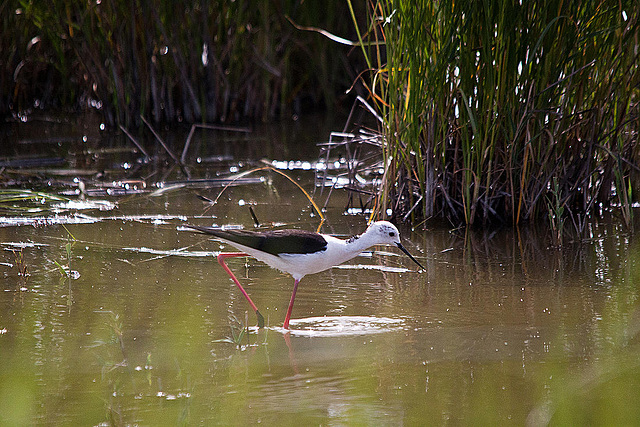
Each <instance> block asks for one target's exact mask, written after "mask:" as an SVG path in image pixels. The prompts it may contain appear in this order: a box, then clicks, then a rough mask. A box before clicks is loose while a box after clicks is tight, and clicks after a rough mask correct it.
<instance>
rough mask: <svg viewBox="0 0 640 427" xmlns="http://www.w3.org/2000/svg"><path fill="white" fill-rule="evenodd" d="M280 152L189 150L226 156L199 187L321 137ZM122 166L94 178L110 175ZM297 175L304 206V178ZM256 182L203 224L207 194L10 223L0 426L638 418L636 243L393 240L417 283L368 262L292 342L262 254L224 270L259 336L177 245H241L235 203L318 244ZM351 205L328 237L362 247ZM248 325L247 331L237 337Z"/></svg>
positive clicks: (306, 301)
mask: <svg viewBox="0 0 640 427" xmlns="http://www.w3.org/2000/svg"><path fill="white" fill-rule="evenodd" d="M282 135H283V134H281V133H279V132H275V131H274V132H273V133H272V134H270V136H269V139H268V140H264V139H262V140H261V139H260V138H257V137H256V136H255V135H253V136H243V137H242V138H240V139H238V137H235V136H229V135H228V134H227V135H225V138H226V139H223V140H221V141H218V142H215V143H214V142H212V141H208V142H209V144H206V142H207V141H203V140H201V141H200V143H199V144H200V145H194V146H195V147H196V148H195V150H196V154H193V155H199V156H202V159H205V160H206V159H207V158H214V157H216V156H217V157H216V159H217V160H211V161H209V162H208V163H207V161H205V162H204V164H203V165H202V166H201V167H200V169H198V177H205V178H212V177H217V176H225V175H228V174H229V168H230V167H231V168H237V169H238V170H240V171H242V170H247V169H249V168H251V167H254V166H258V164H257V163H252V162H247V160H249V159H260V158H262V157H264V158H266V159H268V160H269V161H271V160H280V161H289V160H314V159H315V157H314V156H317V149H316V148H315V146H314V145H313V142H317V141H318V140H321V139H322V138H324V135H323V134H322V133H320V131H315V132H311V135H310V136H309V139H310V140H312V139H314V138H315V141H310V143H308V142H305V143H301V142H300V141H299V140H297V139H295V138H293V139H291V137H290V136H289V137H288V138H289V139H286V138H285V137H284V136H282ZM286 135H290V134H289V133H286ZM318 135H320V136H318ZM215 137H216V135H215V134H214V135H209V136H206V138H215ZM176 138H182V136H178V137H176ZM203 138H205V137H203ZM234 138H235V139H234ZM252 138H254V139H255V140H252ZM282 139H284V140H285V142H284V143H283V142H282ZM274 141H277V142H275V143H274ZM71 144H72V145H71V146H72V147H73V146H74V145H73V144H74V143H71ZM116 146H117V144H116ZM120 146H121V145H120ZM116 151H117V150H116ZM102 156H103V157H104V155H102ZM132 158H133V159H135V156H133V155H132V154H131V153H126V152H125V153H124V154H122V153H121V154H117V155H115V156H113V157H109V159H111V160H110V161H112V162H113V163H112V164H109V165H107V166H106V167H105V166H104V164H100V166H99V167H98V166H97V168H98V169H101V168H105V171H106V172H104V173H107V174H108V173H111V174H113V176H114V177H115V176H117V175H118V173H120V176H119V179H122V176H123V175H122V173H123V172H122V169H123V168H122V165H123V164H124V163H126V162H129V161H131V162H132V164H135V163H134V162H133V161H132V160H131V159H132ZM89 163H90V162H89ZM90 166H92V164H90ZM92 167H93V166H92ZM146 168H149V169H153V168H151V167H149V166H147V165H143V166H141V167H140V169H141V170H142V171H143V172H142V173H138V175H140V176H143V177H144V173H146V172H144V171H146V170H147V169H146ZM118 170H120V172H118ZM234 170H235V169H234ZM109 171H111V172H109ZM96 173H100V171H98V170H96ZM288 173H289V174H290V175H291V176H292V177H294V178H296V179H298V182H299V183H300V184H301V185H302V186H303V187H305V188H306V189H307V190H309V191H312V189H313V173H312V172H309V171H304V170H296V171H289V172H288ZM170 174H171V172H168V174H167V176H168V178H165V180H167V181H171V179H172V178H171V175H170ZM125 175H126V174H125ZM5 176H6V175H5ZM252 176H253V177H254V178H255V177H263V178H264V180H263V182H261V183H248V184H246V185H237V186H233V187H230V188H228V189H227V190H226V191H225V192H224V195H223V197H221V198H220V199H219V203H218V204H217V205H216V206H215V207H213V208H211V207H210V206H209V205H208V204H207V203H205V202H203V201H202V200H201V199H199V198H198V197H197V195H203V196H205V197H208V198H211V199H215V198H216V197H217V195H218V194H219V192H220V187H219V186H218V187H214V188H204V187H207V185H198V186H195V187H181V188H179V189H175V190H168V191H166V192H163V193H160V194H156V195H154V196H152V195H150V192H149V191H147V192H142V193H139V194H137V193H135V192H134V191H133V189H132V188H130V190H131V191H130V192H129V193H130V194H127V195H116V196H111V195H109V194H107V191H106V189H102V190H104V191H102V190H100V191H98V190H99V189H97V188H96V186H93V185H92V186H91V188H90V189H91V190H92V191H94V190H95V192H94V193H89V197H88V199H89V200H91V201H96V200H104V201H109V202H111V203H117V208H115V209H108V210H103V211H99V210H83V211H79V210H76V209H66V208H65V209H63V208H61V209H59V212H58V213H57V214H56V213H55V212H53V211H51V210H46V211H44V212H41V213H39V214H34V215H36V217H37V218H39V219H38V220H33V219H30V220H28V219H24V220H23V221H26V222H27V223H26V224H25V225H20V226H18V225H17V224H15V222H14V221H13V219H12V218H14V217H15V216H16V215H8V214H6V213H5V214H4V215H3V219H2V222H3V225H4V226H3V227H0V246H2V249H3V250H2V252H0V262H1V263H2V264H0V271H1V272H2V276H3V283H2V289H1V290H2V292H0V359H1V360H2V363H1V365H0V424H2V425H24V424H51V425H107V424H113V425H133V424H137V425H173V424H180V423H187V424H193V425H249V424H256V423H263V424H267V425H275V424H277V425H293V424H295V425H442V424H445V425H449V424H453V425H456V424H485V425H496V424H515V425H523V424H525V423H529V424H532V425H537V424H544V423H545V422H546V421H548V420H551V421H552V422H555V423H560V424H563V423H574V424H584V423H588V424H611V423H613V424H617V423H620V422H622V423H626V424H637V423H638V422H640V409H638V405H637V399H638V397H640V376H639V375H638V374H637V372H638V368H640V357H639V356H638V354H640V352H639V351H638V350H639V348H638V345H639V343H640V342H639V341H640V340H639V335H638V330H639V327H640V322H639V317H638V311H637V307H638V293H639V292H638V279H639V278H640V274H639V272H640V267H639V265H638V260H639V258H638V245H637V244H636V243H635V242H634V240H633V239H632V238H631V237H630V234H629V233H627V232H626V231H625V230H623V229H622V228H621V227H619V226H617V225H615V223H614V222H611V223H601V224H593V225H591V230H592V231H591V238H590V239H589V240H588V241H585V242H582V243H576V244H569V245H567V246H566V247H565V248H564V249H562V250H555V249H549V248H548V236H547V234H546V232H545V230H544V229H536V228H525V229H519V230H512V229H506V230H499V231H496V232H486V233H482V232H474V233H468V234H466V235H465V233H464V231H455V232H453V231H451V230H449V229H446V228H436V227H434V228H429V229H428V230H426V231H424V230H416V231H413V232H412V231H411V230H409V229H407V228H402V227H401V232H403V235H404V236H403V237H404V240H405V243H406V244H405V246H406V247H407V248H408V249H409V250H410V251H411V252H412V253H413V254H414V255H415V256H416V257H417V258H418V259H419V260H420V262H421V263H422V264H423V265H425V266H426V267H427V271H426V272H422V273H418V272H416V271H415V269H414V265H413V263H411V261H410V260H408V259H406V258H405V257H403V256H401V254H400V253H399V252H398V251H396V250H394V249H389V248H377V249H376V250H374V251H373V252H372V253H367V254H364V256H362V257H358V258H356V259H354V260H353V261H351V262H350V263H348V264H347V265H346V266H342V267H341V268H334V269H331V270H329V271H326V272H323V273H319V274H316V275H313V276H307V277H305V278H304V279H303V281H302V282H301V285H300V289H299V292H298V296H297V299H296V305H295V307H294V311H293V319H294V321H292V325H291V326H292V329H293V331H292V332H291V333H290V334H283V331H282V329H281V326H282V322H283V320H284V314H285V311H286V308H287V304H288V302H289V297H290V292H291V290H292V285H293V280H292V279H291V278H290V277H288V276H286V275H284V274H280V273H278V272H277V271H275V270H271V269H269V268H268V267H266V266H264V265H263V264H260V263H259V262H257V261H255V260H252V259H245V258H236V259H233V260H230V261H229V265H230V266H231V268H232V269H233V270H234V271H235V272H236V275H237V276H238V277H239V278H240V280H241V282H242V284H243V286H245V288H246V289H247V291H248V292H249V293H250V294H251V297H252V299H253V300H254V302H255V303H256V305H257V306H258V307H259V308H260V310H261V312H262V313H263V314H264V316H265V318H266V319H267V323H268V327H267V328H265V329H262V330H258V329H256V328H255V327H253V325H255V323H256V319H255V315H254V314H253V313H252V312H251V310H250V307H249V306H248V305H247V303H246V301H245V300H244V298H243V296H242V295H241V294H240V292H239V291H238V290H237V288H236V287H235V285H234V284H233V283H232V282H231V280H230V279H229V278H228V276H227V275H226V274H225V273H224V271H223V270H222V269H221V268H220V266H219V265H218V264H217V262H216V261H215V259H214V257H213V255H215V254H216V253H217V252H216V251H218V250H220V245H219V244H218V243H216V242H213V241H210V240H207V239H206V238H205V237H203V236H202V235H198V234H194V233H190V232H188V231H185V230H183V229H182V228H181V225H182V224H185V223H187V222H188V223H195V224H212V223H215V224H219V225H222V224H235V225H242V226H244V227H247V228H252V227H253V220H252V217H251V215H250V213H249V211H248V208H247V204H252V205H253V208H254V210H255V213H256V215H257V217H258V218H259V219H260V221H261V222H264V223H269V222H276V223H282V224H287V225H289V226H293V227H300V228H307V229H315V228H316V227H317V224H318V218H317V217H315V216H313V215H312V210H311V209H310V207H309V204H308V202H307V200H306V198H305V196H304V195H303V194H302V193H301V192H300V191H299V190H297V189H296V188H295V187H294V186H293V185H292V184H291V183H290V182H288V181H287V180H286V179H284V178H282V177H280V176H279V175H277V174H274V173H272V172H268V171H262V172H258V173H256V174H255V175H252ZM71 179H72V178H69V177H67V178H64V179H62V178H60V180H62V181H64V180H71ZM156 181H157V180H156V179H155V177H154V176H152V177H147V179H146V182H147V184H148V185H150V183H153V182H156ZM103 182H104V181H103ZM132 185H133V184H132ZM137 185H139V184H137ZM68 188H69V189H71V188H73V183H71V184H69V185H68ZM110 188H111V187H110ZM113 188H115V189H117V190H118V191H121V190H123V189H124V186H123V185H121V184H118V185H115V184H114V186H113ZM112 190H113V189H112ZM153 190H157V189H156V188H154V189H153ZM112 194H113V192H112ZM118 194H119V193H118ZM325 196H326V195H325ZM72 198H73V199H74V200H78V197H76V196H72ZM344 205H345V195H344V194H341V193H340V192H339V191H336V193H335V194H333V195H332V198H331V199H330V203H329V205H328V210H327V213H326V215H327V217H328V223H327V224H325V226H324V228H323V231H324V232H328V233H335V234H337V235H342V236H348V235H351V234H355V233H359V232H361V231H362V230H363V228H364V223H365V219H364V218H363V217H361V216H349V215H344V214H343V212H342V211H343V207H344ZM21 217H22V218H32V216H25V215H22V216H21ZM70 218H72V219H73V220H70ZM59 223H65V227H66V229H65V228H64V227H63V226H62V225H61V224H59ZM70 234H71V235H72V236H73V238H74V239H75V240H72V239H71V237H70ZM24 268H26V272H27V273H28V275H27V276H24V275H21V274H19V273H20V272H21V271H22V272H24ZM61 268H66V269H67V270H71V271H72V272H73V274H71V275H70V276H68V275H63V274H62V273H61ZM245 319H248V324H249V325H251V327H250V329H249V332H250V333H249V334H248V335H247V334H244V335H243V336H242V337H240V338H239V339H238V338H237V336H238V335H239V334H241V333H242V330H243V326H242V324H244V323H245V322H246V320H245ZM234 337H236V339H238V343H233V342H229V341H234Z"/></svg>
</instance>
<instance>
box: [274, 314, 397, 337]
mask: <svg viewBox="0 0 640 427" xmlns="http://www.w3.org/2000/svg"><path fill="white" fill-rule="evenodd" d="M290 325H291V327H292V329H291V330H290V331H289V332H290V333H291V334H292V335H299V336H308V337H345V336H353V335H371V334H381V333H384V332H391V331H397V330H400V329H402V328H403V327H404V320H402V319H391V318H388V317H372V316H319V317H307V318H303V319H292V320H291V323H290ZM274 330H277V331H279V332H283V333H287V330H285V329H282V328H274Z"/></svg>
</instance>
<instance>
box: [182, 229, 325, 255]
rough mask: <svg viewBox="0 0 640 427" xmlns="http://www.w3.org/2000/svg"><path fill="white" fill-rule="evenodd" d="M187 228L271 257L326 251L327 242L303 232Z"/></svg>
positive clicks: (318, 236)
mask: <svg viewBox="0 0 640 427" xmlns="http://www.w3.org/2000/svg"><path fill="white" fill-rule="evenodd" d="M187 227H189V228H193V229H194V230H198V231H200V232H202V233H205V234H210V235H212V236H214V237H218V238H220V239H224V240H228V241H230V242H234V243H238V244H239V245H243V246H248V247H250V248H254V249H258V250H260V251H263V252H266V253H269V254H271V255H280V254H309V253H314V252H321V251H324V250H325V249H327V241H326V240H325V239H324V237H322V236H321V235H320V234H318V233H313V232H310V231H304V230H271V231H250V230H222V229H219V228H213V227H201V226H197V225H187Z"/></svg>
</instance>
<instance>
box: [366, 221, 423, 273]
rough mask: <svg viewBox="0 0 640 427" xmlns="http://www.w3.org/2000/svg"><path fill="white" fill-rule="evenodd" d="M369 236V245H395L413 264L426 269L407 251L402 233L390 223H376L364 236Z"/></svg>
mask: <svg viewBox="0 0 640 427" xmlns="http://www.w3.org/2000/svg"><path fill="white" fill-rule="evenodd" d="M362 236H363V237H364V236H367V240H368V243H369V244H371V245H372V246H373V245H395V246H397V247H398V248H399V249H400V250H401V251H402V252H404V253H405V254H406V255H407V256H408V257H409V258H411V260H412V261H413V262H415V263H416V264H418V266H419V267H420V268H422V269H423V270H424V269H425V268H424V267H423V266H422V264H420V263H419V262H418V260H416V259H415V258H414V257H413V256H412V255H411V254H410V253H409V251H407V250H406V249H405V248H404V246H402V243H401V242H400V232H399V231H398V229H397V228H396V226H395V225H393V224H391V223H390V222H389V221H376V222H373V223H371V225H369V227H368V228H367V231H365V233H364V234H363V235H362Z"/></svg>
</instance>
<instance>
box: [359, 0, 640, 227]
mask: <svg viewBox="0 0 640 427" xmlns="http://www.w3.org/2000/svg"><path fill="white" fill-rule="evenodd" d="M639 18H640V10H639V9H638V7H637V4H636V3H635V2H633V1H630V0H623V1H607V0H603V1H597V2H592V1H573V2H566V1H562V0H555V1H553V0H552V1H546V2H538V1H524V2H518V1H506V0H504V1H503V0H493V1H483V2H476V1H469V0H467V1H456V2H436V1H431V0H421V1H419V2H417V3H416V2H409V1H406V0H378V1H374V2H371V3H370V17H369V22H368V23H367V25H368V28H366V29H363V23H362V22H358V20H357V18H356V17H355V15H354V21H355V24H356V26H359V28H360V32H361V34H363V40H364V41H365V42H366V41H375V40H383V41H384V42H385V43H384V45H383V46H375V45H374V46H371V45H370V46H369V47H363V54H364V56H365V57H366V58H367V60H368V61H369V62H370V63H371V64H373V65H372V66H371V68H372V70H373V71H372V72H371V74H370V75H369V78H367V79H366V81H367V83H368V85H369V89H370V95H371V98H372V99H373V101H374V102H375V103H376V105H377V108H378V109H379V111H380V112H381V113H382V114H381V115H382V116H383V117H384V120H385V122H384V128H385V129H384V133H385V135H386V139H387V145H385V150H384V157H385V162H387V161H388V162H387V163H386V164H387V165H388V170H387V172H386V173H385V177H386V180H385V182H383V184H382V191H381V195H380V199H381V202H382V203H380V204H379V205H380V207H386V206H387V202H388V201H393V203H394V205H395V206H399V209H398V211H397V212H395V214H397V215H398V216H404V215H406V214H407V213H409V210H411V209H412V207H414V206H416V207H415V209H414V210H413V211H412V212H410V213H411V216H412V217H413V219H414V220H416V221H417V220H422V219H426V218H433V217H443V218H447V219H448V220H450V221H451V222H452V223H455V224H460V223H464V224H467V225H473V224H486V223H489V222H501V223H512V224H518V223H520V222H522V221H525V220H529V219H535V218H542V217H549V218H551V221H552V222H553V221H556V223H557V224H561V221H562V220H564V218H556V217H554V215H555V213H557V212H560V213H562V214H563V215H565V216H566V218H567V219H568V220H569V222H571V223H573V224H574V225H575V227H576V229H578V230H581V229H583V228H584V220H585V219H586V218H588V216H589V215H591V214H593V213H594V212H597V211H600V210H603V209H606V208H607V207H610V206H616V207H620V209H618V210H616V212H618V213H619V214H620V215H621V216H622V218H623V220H624V221H625V222H626V223H627V224H630V223H631V220H632V209H631V203H632V202H633V201H634V200H636V199H637V198H636V195H635V191H636V190H635V189H636V188H637V187H638V183H639V182H638V178H639V176H640V175H639V174H638V172H639V170H640V169H638V166H637V165H638V160H640V153H639V150H638V144H637V138H638V131H639V130H640V120H639V117H638V115H639V104H638V102H639V96H640V68H639V67H638V66H639V64H640V61H639V50H640V42H639V40H638V37H639V35H640V33H639ZM363 45H365V44H364V43H363ZM612 188H613V191H612ZM420 197H422V201H421V202H420V203H418V204H417V205H416V203H415V202H416V201H417V200H418V199H419V198H420ZM554 212H555V213H554Z"/></svg>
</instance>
